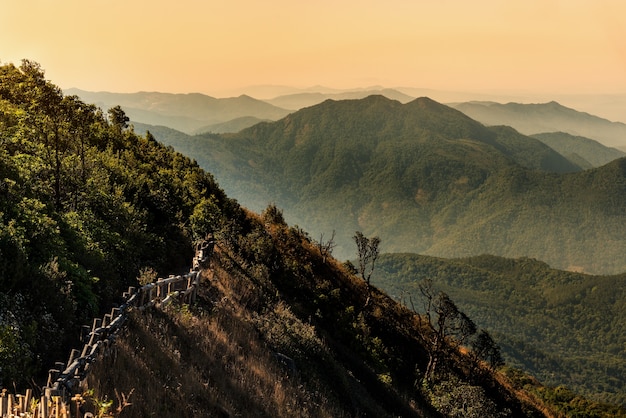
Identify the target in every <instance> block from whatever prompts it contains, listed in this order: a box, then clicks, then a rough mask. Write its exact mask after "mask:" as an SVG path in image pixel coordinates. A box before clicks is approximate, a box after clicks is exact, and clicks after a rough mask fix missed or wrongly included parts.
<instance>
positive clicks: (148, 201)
mask: <svg viewBox="0 0 626 418" xmlns="http://www.w3.org/2000/svg"><path fill="white" fill-rule="evenodd" d="M127 122H128V118H127V117H126V115H125V114H124V112H123V111H121V109H120V108H119V107H117V108H112V109H111V110H110V111H109V112H108V113H107V114H106V115H105V114H104V113H103V112H102V111H101V110H100V109H98V108H96V107H95V106H93V105H88V104H85V103H83V102H81V101H80V100H78V99H77V98H76V97H75V96H64V95H63V94H62V93H61V91H60V89H59V88H58V87H56V86H54V85H53V84H51V83H50V82H48V81H46V80H45V78H44V73H43V71H42V70H41V68H40V67H39V66H38V65H37V64H35V63H32V62H28V61H25V62H24V63H23V64H22V65H21V66H20V67H19V68H18V67H16V66H14V65H12V64H8V65H3V66H1V67H0V260H1V262H0V382H3V383H4V384H9V383H11V382H16V383H17V384H22V383H24V382H27V381H29V379H30V378H31V375H32V374H36V373H39V372H40V371H41V370H47V368H49V367H50V366H51V365H52V364H53V362H54V361H59V360H61V359H62V358H65V356H66V355H67V354H66V353H67V348H68V346H69V345H72V344H74V343H75V341H74V340H75V338H76V336H77V329H78V328H79V326H80V325H81V324H82V323H86V322H89V321H90V318H91V317H92V316H93V315H94V314H96V313H98V311H99V310H100V309H101V308H104V309H106V310H109V309H110V305H111V302H112V301H113V300H114V299H115V298H117V297H119V296H120V295H121V293H120V292H121V290H122V289H125V288H126V287H127V286H129V285H136V284H137V282H136V279H135V278H136V277H137V276H138V275H139V272H140V270H142V269H147V268H151V269H154V270H156V271H158V272H161V273H162V274H166V273H167V274H169V273H170V272H174V271H176V270H177V269H181V268H183V267H186V266H187V265H188V264H189V263H190V261H191V257H192V256H193V246H192V243H193V240H194V238H195V237H194V233H195V232H199V230H198V229H197V227H199V226H203V225H202V224H204V223H206V221H204V220H200V219H196V222H195V223H196V224H198V225H196V224H194V218H193V216H192V215H193V214H194V213H196V211H197V210H199V209H198V208H204V207H206V203H204V202H212V203H213V207H214V208H215V210H216V211H218V212H219V213H221V209H218V208H226V207H229V205H231V203H230V202H229V201H228V200H227V199H226V197H225V195H224V193H223V192H222V191H221V190H220V189H219V188H218V186H217V185H216V183H215V182H214V180H213V178H212V177H211V175H209V174H207V173H206V172H204V171H202V170H201V169H200V168H199V167H198V165H197V164H196V163H195V162H193V161H191V160H190V159H189V158H187V157H184V156H182V155H181V154H178V153H175V152H173V150H172V149H168V148H166V147H165V146H163V145H161V144H159V143H158V142H157V141H155V139H154V138H153V137H152V136H151V135H149V134H148V135H146V136H144V137H140V136H138V135H135V134H134V133H133V131H132V130H131V129H129V128H128V126H127ZM203 203H204V205H203ZM194 228H196V229H194Z"/></svg>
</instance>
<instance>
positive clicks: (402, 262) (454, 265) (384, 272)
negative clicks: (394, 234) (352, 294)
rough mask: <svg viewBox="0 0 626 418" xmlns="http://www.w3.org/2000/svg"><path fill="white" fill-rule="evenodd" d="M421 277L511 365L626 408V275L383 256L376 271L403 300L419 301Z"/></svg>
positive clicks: (523, 263) (529, 263)
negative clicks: (490, 340)
mask: <svg viewBox="0 0 626 418" xmlns="http://www.w3.org/2000/svg"><path fill="white" fill-rule="evenodd" d="M424 280H432V281H433V282H434V286H435V287H436V288H437V289H438V290H441V291H444V292H446V293H447V294H448V295H450V297H452V299H454V300H455V301H456V303H457V304H458V306H459V308H461V309H462V310H463V311H464V312H466V313H467V314H468V315H469V316H470V317H471V318H473V319H474V320H475V321H476V324H477V325H478V326H480V327H483V328H486V329H489V330H491V331H492V334H493V336H494V337H495V338H496V340H497V341H499V342H500V343H501V344H502V353H503V356H504V358H505V359H506V361H507V363H509V364H512V365H516V366H518V367H521V368H523V369H524V370H528V371H530V373H531V374H533V375H534V376H537V377H538V378H539V379H540V380H541V381H544V382H548V383H550V384H554V385H558V384H564V385H566V386H568V387H570V388H572V389H574V390H575V391H577V392H580V393H584V394H586V395H589V396H590V397H593V398H594V399H597V400H604V401H611V402H616V403H620V404H622V405H626V397H625V396H624V395H625V394H626V348H625V347H624V345H623V342H624V327H623V325H622V324H624V323H626V305H625V304H624V300H626V274H621V275H617V276H590V275H585V274H580V273H572V272H565V271H558V270H554V269H551V268H550V267H549V266H548V265H546V264H545V263H543V262H541V261H537V260H533V259H528V258H522V259H516V260H513V259H504V258H500V257H494V256H487V255H483V256H479V257H473V258H467V259H454V260H446V259H440V258H434V257H427V256H421V255H417V254H384V255H382V256H381V257H380V258H379V260H378V262H377V268H376V271H375V272H374V274H373V276H372V282H373V283H374V284H376V285H377V286H379V287H380V288H382V289H384V290H385V291H387V292H388V293H389V294H390V295H394V296H395V297H396V298H397V299H399V300H403V301H404V303H406V304H410V301H411V300H413V301H415V303H419V302H418V301H419V296H420V289H419V285H420V284H422V283H423V281H424Z"/></svg>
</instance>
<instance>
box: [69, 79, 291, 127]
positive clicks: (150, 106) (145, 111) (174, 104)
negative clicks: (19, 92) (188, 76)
mask: <svg viewBox="0 0 626 418" xmlns="http://www.w3.org/2000/svg"><path fill="white" fill-rule="evenodd" d="M66 94H71V95H76V96H78V97H80V98H81V99H82V100H84V101H85V102H88V103H94V104H96V105H97V106H99V107H102V108H104V109H107V108H110V107H114V106H121V107H122V109H123V110H124V112H125V113H126V115H128V117H129V118H130V119H131V120H132V121H133V122H141V123H145V124H149V125H162V126H168V127H170V128H173V129H176V130H179V131H181V132H185V133H190V134H191V133H194V132H196V131H197V130H198V129H200V130H204V129H206V127H207V126H208V125H214V124H219V123H224V122H229V121H232V120H233V119H237V118H242V117H254V118H257V119H269V120H276V119H280V118H282V117H284V116H285V115H287V114H288V113H289V111H287V110H285V109H281V108H278V107H276V106H273V105H271V104H269V103H266V102H263V101H261V100H256V99H254V98H252V97H250V96H246V95H241V96H239V97H230V98H223V99H217V98H215V97H211V96H207V95H205V94H200V93H192V94H171V93H157V92H139V93H108V92H88V91H83V90H78V89H69V90H67V91H66ZM205 132H206V131H205Z"/></svg>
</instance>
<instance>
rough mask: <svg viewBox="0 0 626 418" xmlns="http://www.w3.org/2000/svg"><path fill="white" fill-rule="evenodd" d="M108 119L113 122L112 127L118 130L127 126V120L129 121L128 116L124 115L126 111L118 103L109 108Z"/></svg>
mask: <svg viewBox="0 0 626 418" xmlns="http://www.w3.org/2000/svg"><path fill="white" fill-rule="evenodd" d="M109 121H110V122H111V124H113V126H114V127H116V128H118V129H119V130H120V131H123V130H124V129H126V128H128V122H129V121H130V119H129V117H128V116H126V113H125V112H124V110H123V109H122V107H121V106H120V105H117V106H115V107H112V108H111V109H109Z"/></svg>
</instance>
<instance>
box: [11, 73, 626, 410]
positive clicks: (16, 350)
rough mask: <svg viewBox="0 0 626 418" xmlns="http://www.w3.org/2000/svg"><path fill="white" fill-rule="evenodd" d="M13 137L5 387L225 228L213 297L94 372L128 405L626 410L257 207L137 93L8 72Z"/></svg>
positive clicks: (97, 387)
mask: <svg viewBox="0 0 626 418" xmlns="http://www.w3.org/2000/svg"><path fill="white" fill-rule="evenodd" d="M373 100H374V101H377V100H380V99H376V98H375V99H373ZM365 103H367V101H366V102H365ZM385 103H387V104H388V105H390V106H396V104H395V102H385ZM416 105H417V106H418V107H419V106H427V107H433V108H437V107H438V106H439V105H437V104H433V103H431V102H429V101H425V102H424V101H422V102H418V103H416ZM442 118H443V119H446V117H445V115H444V116H442ZM269 126H270V125H269V124H267V125H263V124H262V125H258V129H266V128H267V127H269ZM450 128H451V129H454V130H461V131H463V132H466V133H467V135H471V134H472V132H473V129H477V130H478V132H480V131H481V130H482V129H483V128H481V127H480V126H478V125H475V124H474V123H473V122H472V121H470V120H466V121H465V122H464V123H462V124H460V125H458V126H451V127H450ZM490 132H491V131H490ZM470 137H471V136H470ZM496 138H497V135H496ZM492 139H493V138H492ZM438 140H440V141H443V142H446V140H444V139H442V138H440V139H438ZM0 144H1V147H0V180H1V183H0V257H1V261H2V262H1V263H0V299H1V303H0V380H1V381H0V386H2V387H0V389H4V388H11V390H15V388H24V387H26V386H31V385H33V386H34V387H33V388H34V389H35V390H37V389H38V388H37V386H38V384H39V383H38V382H40V381H41V379H42V377H43V376H42V373H41V372H42V371H43V370H48V369H49V368H51V366H52V365H53V364H54V362H56V361H59V360H61V361H62V360H64V359H67V353H68V351H69V350H68V348H70V347H75V345H74V344H73V342H74V340H75V339H77V338H78V334H79V329H80V325H81V324H85V323H91V322H92V321H91V318H92V316H94V315H95V314H97V313H98V314H101V313H102V312H103V311H110V307H111V304H112V303H113V302H114V301H115V300H116V299H117V297H119V295H120V294H121V292H122V291H123V290H124V291H125V290H126V289H127V288H128V286H129V285H135V284H137V283H138V278H139V280H140V282H142V283H149V282H150V281H151V280H154V278H155V277H156V276H157V274H158V275H167V274H168V273H172V272H175V271H178V270H183V269H186V268H188V264H189V263H190V260H191V256H192V254H193V245H194V243H197V242H198V240H200V239H202V238H204V237H205V236H206V234H207V233H208V232H211V233H212V234H213V237H214V238H215V240H216V245H215V248H216V250H215V252H214V254H213V255H212V257H211V259H210V266H209V267H207V268H206V270H204V271H203V277H204V280H203V282H202V285H201V287H202V289H201V294H200V296H201V297H200V299H199V301H198V302H197V303H196V304H194V305H192V306H189V305H177V304H174V305H173V307H172V308H171V309H169V310H167V311H161V310H158V309H150V308H148V309H146V310H139V309H131V311H132V318H131V319H130V321H129V325H128V327H127V328H126V331H125V332H124V333H122V335H120V337H119V341H118V342H115V343H114V344H115V348H114V350H113V351H112V352H113V353H115V354H114V355H110V356H105V357H103V358H101V359H100V361H101V363H100V366H101V367H100V370H99V371H98V370H94V371H93V372H92V373H93V374H91V377H90V384H91V385H92V388H93V389H94V391H95V392H94V394H95V395H94V396H99V397H100V398H99V399H104V400H106V399H113V398H114V397H115V396H116V395H119V392H118V391H121V392H122V393H126V394H128V393H130V392H131V391H133V390H134V391H133V395H132V396H134V398H132V399H131V405H130V406H129V408H128V409H127V410H125V411H124V415H126V416H153V415H156V416H190V417H191V416H216V415H218V416H231V415H232V416H268V417H269V416H284V417H289V416H293V415H294V414H298V415H300V416H311V417H313V416H315V417H318V416H328V417H331V416H332V417H343V416H345V417H348V416H358V415H361V416H362V415H366V416H377V417H385V416H389V417H391V416H405V417H412V416H415V417H441V416H463V417H474V416H476V417H484V416H508V417H539V416H558V415H557V413H556V412H555V408H557V409H559V410H563V411H574V413H586V414H587V415H588V416H600V417H606V416H610V415H611V414H613V415H615V414H616V413H619V414H622V415H623V411H621V410H620V409H619V408H617V407H611V406H603V405H598V404H594V403H592V402H588V401H586V400H585V399H583V398H581V397H579V396H576V395H574V394H572V393H571V392H568V391H563V390H560V389H558V390H553V389H550V388H546V387H543V386H541V385H540V384H539V383H538V382H537V381H535V380H533V379H532V378H531V377H529V376H526V375H524V374H523V373H520V372H518V371H515V370H512V369H501V371H499V368H500V366H501V365H502V362H501V358H500V357H499V346H498V344H497V342H496V341H495V340H493V339H492V338H491V337H490V335H489V333H488V332H487V330H479V329H478V328H477V327H476V326H475V324H474V323H473V322H472V320H471V319H470V318H469V317H468V316H467V315H465V314H463V313H462V312H460V311H459V310H458V309H457V307H456V305H455V304H454V302H453V301H452V300H451V299H450V298H449V297H448V296H446V295H442V294H439V295H435V294H431V297H432V301H433V303H434V305H433V306H438V307H440V308H442V309H443V308H445V312H444V311H441V310H431V311H426V312H424V311H421V310H419V311H418V310H410V309H407V308H406V307H403V306H402V305H401V304H399V303H396V302H395V301H393V299H391V298H390V297H388V296H387V295H386V294H385V293H383V292H380V291H379V290H378V289H377V288H375V287H373V286H370V285H369V283H367V281H366V280H364V278H365V277H364V276H362V277H359V276H358V274H357V273H356V272H355V271H354V270H353V267H351V266H350V265H349V264H341V263H339V262H338V261H337V260H336V259H334V258H333V257H332V256H331V254H330V253H329V252H332V251H331V250H329V249H328V247H324V245H323V244H322V243H321V242H315V241H314V240H312V239H311V238H310V237H309V236H308V234H307V233H306V232H305V231H304V230H302V229H301V228H299V227H290V226H288V225H287V223H286V222H285V221H284V218H283V214H282V212H281V211H280V210H279V209H278V208H277V207H276V206H268V207H267V208H266V209H265V210H264V211H263V213H262V214H260V215H257V214H254V213H252V212H249V211H248V210H245V209H244V208H242V207H240V206H239V205H238V204H237V203H236V202H235V201H233V200H231V199H229V198H228V197H227V196H226V195H225V194H224V192H223V191H222V190H221V189H220V188H219V187H218V186H217V184H216V183H215V181H214V179H213V177H212V176H211V175H210V174H208V173H207V172H205V171H203V170H201V169H200V167H199V166H198V164H196V163H195V162H194V161H192V160H190V159H189V158H188V157H185V156H183V155H181V154H179V153H177V152H175V151H174V150H173V149H172V148H168V147H165V146H163V145H162V144H160V143H159V142H157V141H156V140H155V138H154V137H153V136H152V135H151V134H146V135H145V136H139V135H137V134H136V133H135V132H133V130H132V128H131V127H130V126H128V117H127V116H126V114H125V113H124V112H123V110H122V109H121V108H120V107H113V108H111V109H109V110H108V111H107V112H106V114H105V113H104V112H103V111H102V110H100V109H99V108H97V107H95V106H93V105H89V104H85V103H84V102H82V101H80V100H79V99H78V98H77V97H76V96H64V95H63V94H62V92H61V90H60V89H59V88H58V87H56V86H54V85H53V84H51V83H50V82H49V81H46V80H45V77H44V73H43V71H42V70H41V68H40V67H39V65H37V64H35V63H32V62H29V61H25V62H23V64H22V65H21V66H20V67H16V66H14V65H12V64H8V65H3V66H1V67H0ZM470 145H471V146H469V145H468V149H470V148H472V147H476V148H481V147H482V145H481V144H480V141H478V140H476V141H475V143H472V144H470ZM502 147H503V148H504V149H506V150H509V152H510V154H511V155H517V158H522V157H524V156H528V153H521V155H518V153H519V151H520V148H519V147H516V146H515V144H514V143H508V144H507V145H506V146H504V145H503V146H502ZM522 149H523V148H522ZM218 152H219V150H218ZM543 152H545V150H544V151H541V152H539V154H540V155H547V156H549V155H550V154H549V153H548V154H542V153H543ZM493 155H494V156H495V155H497V154H493ZM502 158H503V159H504V160H506V158H504V157H502ZM547 161H550V159H549V158H548V160H547ZM557 161H560V160H557ZM484 163H485V164H486V165H487V166H488V165H489V164H491V162H489V161H485V162H484ZM495 164H502V162H500V161H498V162H496V163H495ZM507 164H510V163H507ZM505 165H506V164H505ZM436 318H439V320H436ZM457 325H462V327H461V328H457ZM95 364H96V365H98V364H99V363H98V362H96V363H95ZM33 382H34V383H33ZM127 384H128V385H130V386H127ZM546 394H547V395H546ZM541 399H544V400H543V401H542V400H541ZM590 412H592V413H593V415H589V413H590Z"/></svg>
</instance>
